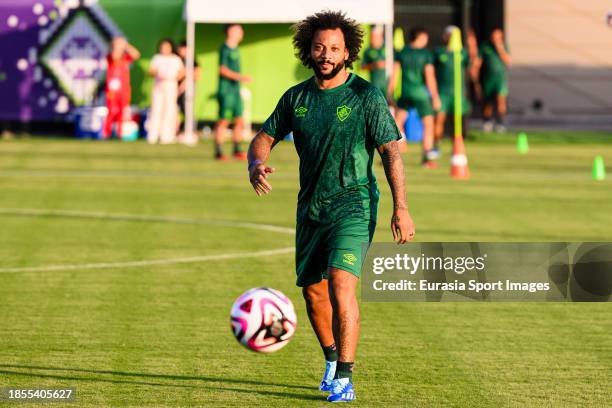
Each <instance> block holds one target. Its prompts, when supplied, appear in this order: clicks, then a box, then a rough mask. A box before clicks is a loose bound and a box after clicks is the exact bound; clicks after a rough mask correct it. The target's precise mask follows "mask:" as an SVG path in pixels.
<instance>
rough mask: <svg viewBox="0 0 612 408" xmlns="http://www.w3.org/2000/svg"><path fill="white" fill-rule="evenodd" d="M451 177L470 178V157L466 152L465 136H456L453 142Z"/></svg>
mask: <svg viewBox="0 0 612 408" xmlns="http://www.w3.org/2000/svg"><path fill="white" fill-rule="evenodd" d="M451 177H453V178H456V179H464V180H465V179H469V178H470V169H469V168H468V159H467V155H466V154H465V145H464V144H463V137H461V136H459V137H455V138H454V143H453V156H452V157H451Z"/></svg>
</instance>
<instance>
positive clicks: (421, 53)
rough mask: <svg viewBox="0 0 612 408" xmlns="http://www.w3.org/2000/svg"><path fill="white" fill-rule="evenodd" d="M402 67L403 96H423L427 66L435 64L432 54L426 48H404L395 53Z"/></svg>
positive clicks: (396, 59)
mask: <svg viewBox="0 0 612 408" xmlns="http://www.w3.org/2000/svg"><path fill="white" fill-rule="evenodd" d="M395 61H397V62H399V63H400V66H401V67H402V96H404V97H406V96H408V95H414V94H422V93H423V91H424V90H425V91H426V90H427V88H426V86H425V65H427V64H433V56H432V54H431V52H430V51H429V50H427V49H425V48H411V47H408V46H407V47H404V49H402V50H401V51H398V52H396V53H395Z"/></svg>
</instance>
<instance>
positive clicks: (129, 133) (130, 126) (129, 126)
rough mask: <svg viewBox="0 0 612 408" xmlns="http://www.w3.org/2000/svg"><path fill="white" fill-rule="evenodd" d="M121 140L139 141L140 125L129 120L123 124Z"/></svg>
mask: <svg viewBox="0 0 612 408" xmlns="http://www.w3.org/2000/svg"><path fill="white" fill-rule="evenodd" d="M121 140H123V141H124V142H133V141H135V140H138V123H137V122H136V121H133V120H128V121H125V122H123V123H122V124H121Z"/></svg>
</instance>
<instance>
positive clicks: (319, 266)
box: [295, 218, 376, 287]
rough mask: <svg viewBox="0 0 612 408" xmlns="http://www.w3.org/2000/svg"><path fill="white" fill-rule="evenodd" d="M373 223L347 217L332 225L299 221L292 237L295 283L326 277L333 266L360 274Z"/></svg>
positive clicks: (301, 283) (303, 284) (309, 281)
mask: <svg viewBox="0 0 612 408" xmlns="http://www.w3.org/2000/svg"><path fill="white" fill-rule="evenodd" d="M375 228H376V222H374V221H370V220H367V219H360V218H358V219H355V218H347V219H344V220H340V221H338V222H336V223H333V224H332V225H321V224H314V223H310V222H307V221H303V222H299V223H298V225H297V229H296V237H295V265H296V272H297V281H296V285H297V286H300V287H304V286H309V285H312V284H315V283H318V282H321V280H323V279H327V268H329V267H334V268H338V269H342V270H344V271H347V272H350V273H352V274H353V275H355V276H357V277H359V276H361V264H362V262H363V259H364V258H365V253H364V249H365V248H367V246H368V245H369V244H370V242H372V237H373V236H374V229H375Z"/></svg>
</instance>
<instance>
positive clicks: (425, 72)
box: [387, 27, 440, 168]
mask: <svg viewBox="0 0 612 408" xmlns="http://www.w3.org/2000/svg"><path fill="white" fill-rule="evenodd" d="M408 39H409V42H410V43H409V45H408V46H406V47H404V49H402V50H401V51H399V52H397V53H396V55H395V66H394V69H393V77H392V78H391V81H389V87H388V89H387V98H388V100H389V101H390V102H393V93H394V91H395V82H396V79H397V77H398V75H399V72H400V70H401V73H402V77H401V79H402V93H401V96H400V98H399V99H398V101H397V104H396V105H397V109H396V112H395V121H396V123H397V126H398V127H399V128H400V129H403V127H404V124H405V123H406V118H407V117H408V111H409V110H410V109H412V108H416V110H417V112H418V113H419V116H420V117H421V120H422V121H423V160H422V165H423V167H424V168H435V167H437V163H436V162H435V160H434V159H435V158H436V154H435V152H433V142H434V111H437V110H438V109H440V97H439V95H438V85H437V83H436V74H435V72H434V66H433V56H432V54H431V52H430V51H429V50H428V49H426V48H425V47H427V43H428V41H429V35H428V34H427V31H425V29H424V28H422V27H415V28H413V29H412V30H411V31H410V34H409V38H408Z"/></svg>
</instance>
